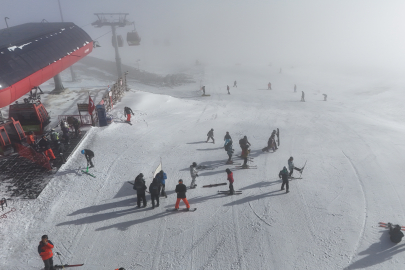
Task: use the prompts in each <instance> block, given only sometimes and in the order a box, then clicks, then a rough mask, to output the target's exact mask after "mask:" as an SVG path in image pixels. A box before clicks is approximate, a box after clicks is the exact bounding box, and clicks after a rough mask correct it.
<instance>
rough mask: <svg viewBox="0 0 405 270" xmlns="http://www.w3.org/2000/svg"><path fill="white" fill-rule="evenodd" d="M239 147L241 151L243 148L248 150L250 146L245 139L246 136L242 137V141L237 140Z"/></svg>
mask: <svg viewBox="0 0 405 270" xmlns="http://www.w3.org/2000/svg"><path fill="white" fill-rule="evenodd" d="M239 146H240V148H241V149H242V151H243V148H246V146H247V147H248V148H249V146H251V144H250V142H249V141H248V139H247V136H244V137H243V138H242V139H240V140H239Z"/></svg>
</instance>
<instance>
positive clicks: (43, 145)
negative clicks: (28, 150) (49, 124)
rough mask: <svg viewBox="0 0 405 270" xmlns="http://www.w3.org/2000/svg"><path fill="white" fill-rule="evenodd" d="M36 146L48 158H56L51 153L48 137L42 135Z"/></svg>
mask: <svg viewBox="0 0 405 270" xmlns="http://www.w3.org/2000/svg"><path fill="white" fill-rule="evenodd" d="M38 146H39V148H40V149H41V150H42V151H43V152H44V154H45V156H46V158H47V159H48V160H51V159H52V160H55V159H56V157H55V155H54V154H53V151H52V149H51V144H50V142H49V140H48V138H47V137H46V135H42V139H41V140H40V141H39V143H38Z"/></svg>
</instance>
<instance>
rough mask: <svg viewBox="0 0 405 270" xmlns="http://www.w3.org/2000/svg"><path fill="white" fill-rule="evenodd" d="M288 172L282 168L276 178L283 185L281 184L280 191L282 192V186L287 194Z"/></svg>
mask: <svg viewBox="0 0 405 270" xmlns="http://www.w3.org/2000/svg"><path fill="white" fill-rule="evenodd" d="M288 176H289V175H288V171H287V168H286V167H285V166H284V167H283V169H282V170H281V171H280V172H279V174H278V177H279V178H281V179H282V180H283V183H282V184H281V190H284V185H285V188H286V191H285V193H288V192H289V191H288V190H289V185H288Z"/></svg>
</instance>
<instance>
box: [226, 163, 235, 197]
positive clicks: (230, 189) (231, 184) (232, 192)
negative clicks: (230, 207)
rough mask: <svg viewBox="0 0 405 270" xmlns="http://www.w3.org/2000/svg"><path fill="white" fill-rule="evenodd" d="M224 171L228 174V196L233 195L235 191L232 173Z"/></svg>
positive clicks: (228, 170) (227, 170)
mask: <svg viewBox="0 0 405 270" xmlns="http://www.w3.org/2000/svg"><path fill="white" fill-rule="evenodd" d="M225 171H226V173H227V174H228V177H227V180H228V181H229V194H230V195H233V194H234V193H235V190H234V189H233V182H234V180H233V173H232V172H231V170H230V169H226V170H225Z"/></svg>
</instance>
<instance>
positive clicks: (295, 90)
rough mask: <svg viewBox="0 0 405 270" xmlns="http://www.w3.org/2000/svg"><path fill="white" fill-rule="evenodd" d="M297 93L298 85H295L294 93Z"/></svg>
mask: <svg viewBox="0 0 405 270" xmlns="http://www.w3.org/2000/svg"><path fill="white" fill-rule="evenodd" d="M295 92H297V85H296V84H294V93H295Z"/></svg>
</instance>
